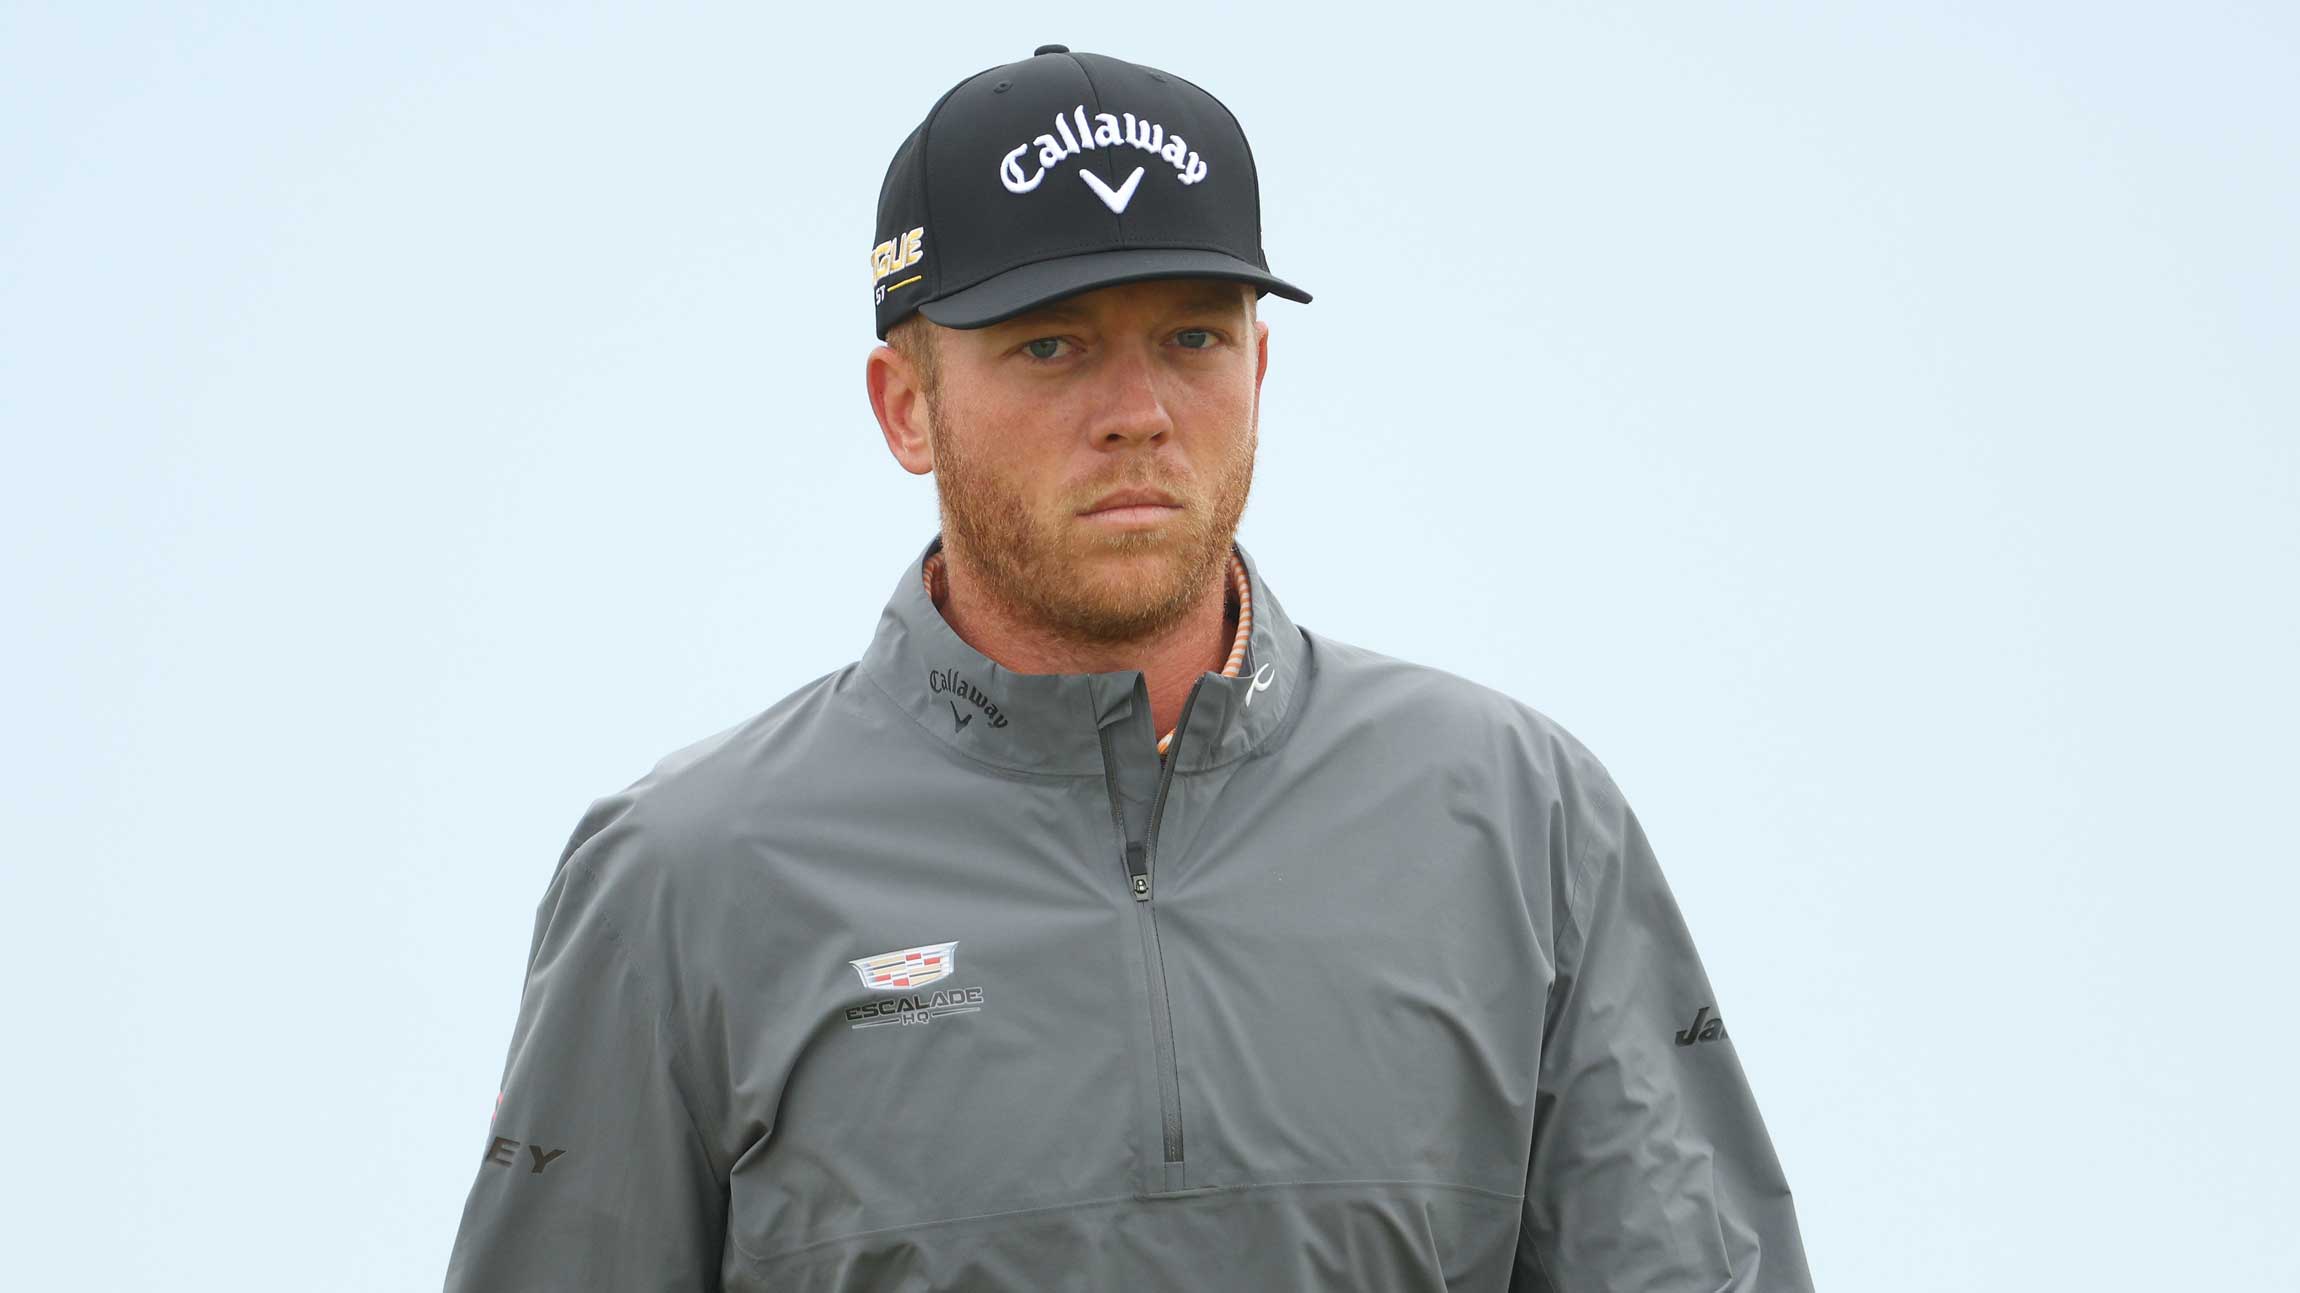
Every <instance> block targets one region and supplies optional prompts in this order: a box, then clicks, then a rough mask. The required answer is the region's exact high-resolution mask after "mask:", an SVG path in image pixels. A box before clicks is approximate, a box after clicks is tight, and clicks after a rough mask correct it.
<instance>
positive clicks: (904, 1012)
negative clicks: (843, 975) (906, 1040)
mask: <svg viewBox="0 0 2300 1293" xmlns="http://www.w3.org/2000/svg"><path fill="white" fill-rule="evenodd" d="M957 946H958V944H957V942H956V941H952V942H948V943H925V944H921V945H920V946H918V947H906V948H903V949H902V950H901V951H898V952H881V953H879V954H878V955H877V956H865V957H863V958H861V959H859V960H854V961H849V962H847V964H849V965H851V966H853V967H855V973H856V974H858V975H860V976H862V982H863V986H864V987H866V988H869V989H870V990H871V991H873V992H900V993H903V994H905V995H903V996H899V997H895V998H892V999H891V1000H879V1001H866V1002H864V1003H863V1004H862V1005H859V1006H848V1007H847V1010H846V1016H847V1024H848V1026H849V1027H852V1028H874V1027H876V1026H878V1025H880V1024H923V1023H927V1022H929V1021H931V1020H934V1019H936V1018H938V1017H940V1016H943V1015H962V1014H969V1013H971V1012H973V1011H977V1010H980V1009H982V989H981V988H979V987H976V988H938V989H936V990H935V991H933V992H912V991H911V990H912V989H913V988H923V987H926V986H927V985H928V984H933V983H940V982H942V981H943V980H944V979H947V978H949V977H950V976H951V973H952V971H954V970H956V969H957V968H958V954H957V952H956V951H954V950H953V949H955V948H956V947H957Z"/></svg>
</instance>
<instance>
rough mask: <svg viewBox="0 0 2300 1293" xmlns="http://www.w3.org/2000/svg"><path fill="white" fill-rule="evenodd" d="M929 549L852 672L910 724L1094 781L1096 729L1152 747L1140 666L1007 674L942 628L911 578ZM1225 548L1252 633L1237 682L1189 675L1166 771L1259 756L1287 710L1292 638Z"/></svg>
mask: <svg viewBox="0 0 2300 1293" xmlns="http://www.w3.org/2000/svg"><path fill="white" fill-rule="evenodd" d="M941 546H942V536H941V535H940V534H937V535H936V536H935V537H934V538H933V539H932V540H930V541H929V542H928V543H927V545H926V546H925V547H924V548H922V549H920V551H919V553H918V555H917V556H916V557H915V558H913V559H912V560H911V561H910V563H909V564H908V565H906V566H905V567H904V568H903V572H902V577H901V578H900V579H899V580H897V581H896V583H895V589H894V596H893V597H891V598H889V599H888V601H887V604H886V609H885V610H884V611H883V612H881V613H880V615H879V621H878V630H877V632H876V633H875V634H873V636H872V637H871V643H870V648H869V649H868V650H866V651H865V652H864V653H863V657H862V667H863V670H864V672H866V673H868V674H869V675H870V677H871V679H872V680H873V681H875V682H876V683H877V684H878V685H879V687H880V689H881V690H883V691H885V692H886V694H887V695H888V696H889V697H890V698H891V699H892V700H893V701H894V703H895V704H896V705H897V706H898V707H900V708H901V709H902V710H903V711H904V712H906V713H908V714H909V715H910V716H911V718H912V719H913V720H915V721H916V722H917V723H918V725H919V727H920V728H921V729H923V730H924V731H925V732H927V733H928V734H929V735H930V736H931V737H932V738H933V739H935V740H938V741H941V742H943V743H945V744H947V745H949V746H951V747H952V748H954V749H956V750H958V751H959V752H960V753H962V754H965V755H966V756H967V757H968V758H971V759H975V760H978V761H980V762H983V763H988V764H992V765H994V766H997V767H1001V768H1007V769H1011V770H1013V771H1017V772H1038V773H1052V774H1056V775H1071V776H1084V775H1088V774H1092V775H1095V776H1100V775H1102V773H1103V766H1102V745H1101V733H1102V729H1103V728H1104V727H1106V726H1109V725H1111V724H1114V723H1115V724H1123V725H1124V726H1123V727H1122V728H1121V731H1120V733H1119V734H1120V735H1121V736H1122V737H1124V738H1125V739H1127V740H1133V739H1135V737H1136V736H1139V737H1140V738H1141V740H1142V742H1143V743H1145V744H1147V745H1148V746H1150V747H1151V748H1152V749H1153V750H1155V748H1156V745H1157V741H1158V734H1157V733H1156V732H1153V731H1151V730H1150V716H1149V713H1148V706H1149V702H1148V696H1149V691H1148V685H1147V683H1146V681H1145V680H1144V678H1143V676H1142V672H1141V671H1140V670H1138V669H1128V670H1122V671H1119V672H1115V673H1052V674H1033V673H1012V672H1009V671H1008V670H1006V669H1004V668H1001V667H1000V666H999V665H998V664H997V663H995V662H994V661H992V660H991V659H990V657H988V656H986V655H984V654H982V653H981V652H980V651H977V650H975V649H974V648H973V647H971V646H968V645H967V643H966V640H965V639H964V638H961V637H959V636H958V634H957V633H955V632H953V631H952V630H951V627H950V624H949V622H948V621H946V620H944V619H943V618H942V612H941V611H938V610H936V609H935V605H934V602H933V600H932V599H931V598H929V597H928V596H927V591H926V585H925V582H924V580H923V579H922V577H921V569H922V567H923V566H924V564H925V562H926V557H927V554H928V553H931V552H933V551H935V550H936V549H938V548H939V547H941ZM1232 546H1233V547H1235V548H1236V550H1237V553H1238V558H1239V560H1240V561H1241V562H1243V563H1244V564H1245V567H1246V579H1247V583H1248V585H1249V587H1250V588H1251V590H1252V592H1253V598H1254V601H1253V605H1254V627H1253V632H1252V635H1251V637H1250V638H1249V639H1248V642H1247V646H1246V660H1245V663H1244V664H1243V665H1242V666H1240V668H1239V670H1238V676H1237V677H1235V678H1225V677H1223V676H1222V675H1221V674H1219V673H1216V672H1214V671H1212V670H1208V671H1206V672H1205V673H1204V674H1202V675H1200V677H1199V680H1198V699H1197V701H1196V703H1195V704H1194V705H1192V706H1191V708H1190V711H1189V721H1188V722H1187V723H1185V724H1183V725H1182V730H1181V732H1180V734H1179V735H1177V736H1176V737H1175V738H1174V743H1173V746H1172V748H1170V749H1169V750H1168V752H1167V756H1168V757H1169V758H1170V759H1173V760H1174V761H1175V764H1174V770H1175V771H1176V772H1178V773H1179V772H1195V771H1199V770H1201V769H1205V768H1211V767H1214V766H1216V765H1219V764H1223V763H1228V762H1231V761H1232V760H1235V759H1238V758H1241V757H1243V756H1244V755H1246V754H1248V753H1250V752H1252V751H1254V750H1256V749H1259V748H1260V747H1261V746H1262V745H1263V744H1264V743H1265V742H1267V741H1268V740H1269V739H1270V737H1271V736H1272V734H1273V733H1275V732H1276V731H1277V730H1278V728H1279V727H1280V726H1281V725H1282V724H1283V722H1284V720H1285V718H1286V715H1287V713H1288V711H1290V710H1291V709H1292V707H1293V701H1294V695H1295V687H1296V684H1297V683H1298V682H1299V680H1300V675H1301V667H1302V663H1303V655H1304V651H1303V645H1302V635H1301V633H1300V632H1299V631H1298V630H1297V629H1295V627H1294V622H1293V621H1292V620H1291V619H1289V618H1287V616H1286V612H1285V608H1283V607H1281V606H1279V605H1278V599H1277V598H1276V597H1274V596H1272V595H1271V593H1270V588H1269V585H1268V584H1266V583H1264V582H1263V581H1262V572H1261V570H1260V568H1259V567H1258V566H1256V565H1255V563H1254V558H1253V556H1252V555H1251V554H1250V553H1248V552H1247V551H1246V549H1245V548H1244V547H1243V546H1240V545H1236V544H1233V545H1232ZM1138 710H1139V711H1140V712H1139V714H1137V711H1138Z"/></svg>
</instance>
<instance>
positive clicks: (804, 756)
mask: <svg viewBox="0 0 2300 1293" xmlns="http://www.w3.org/2000/svg"><path fill="white" fill-rule="evenodd" d="M870 685H871V684H870V683H869V682H868V681H867V680H866V679H865V678H864V677H863V676H862V672H861V668H860V666H859V665H856V664H849V665H846V666H843V667H841V668H839V669H837V670H834V671H832V672H830V673H827V674H824V675H823V676H821V677H819V678H816V679H814V680H813V681H811V682H809V683H806V684H805V685H803V686H801V687H799V688H798V689H796V690H794V691H792V692H791V693H790V694H789V695H787V696H785V697H783V698H782V699H781V700H778V701H776V702H775V703H774V704H772V705H770V706H768V707H767V708H766V709H764V710H761V711H759V712H758V713H756V714H753V715H751V716H750V717H748V718H745V719H743V720H742V721H741V722H739V723H735V724H733V725H732V726H729V727H726V728H723V729H721V730H719V731H717V732H713V733H711V734H710V735H708V736H704V737H701V738H698V739H696V740H693V741H690V742H688V743H687V744H685V745H682V746H679V747H678V748H676V749H673V750H671V751H669V752H667V753H665V754H663V755H661V756H659V757H658V758H656V759H655V761H654V764H653V766H652V767H650V768H649V769H648V770H647V772H646V773H645V774H644V775H642V776H640V777H639V778H637V779H636V780H634V781H632V782H630V783H629V784H628V785H625V786H623V787H622V788H621V789H619V790H615V791H613V792H611V793H608V794H603V795H600V796H598V797H597V798H595V799H593V800H592V801H591V802H590V805H589V807H587V808H586V809H585V810H584V812H583V814H582V817H581V819H580V820H579V821H577V823H576V825H575V829H574V832H573V834H571V835H570V836H569V837H568V840H567V844H566V847H565V849H564V850H562V852H561V854H560V859H559V868H558V872H557V874H556V875H555V876H554V878H553V882H552V894H553V896H554V897H555V896H558V895H560V894H561V893H562V891H584V892H590V893H595V894H597V895H598V897H599V898H600V899H601V900H602V901H606V902H608V903H610V904H611V905H612V907H613V908H614V909H615V910H617V911H619V912H623V913H626V914H628V915H630V916H631V917H632V918H643V915H642V914H643V913H646V912H650V911H663V910H667V909H669V908H670V907H672V906H673V905H678V906H686V905H689V904H692V903H697V902H701V903H709V902H711V901H712V900H713V899H712V897H711V893H712V891H713V889H714V886H713V884H712V883H711V881H712V879H713V878H714V877H716V876H720V875H723V874H724V873H725V872H726V870H727V869H728V867H729V866H730V864H731V863H732V862H733V861H734V860H735V859H736V858H738V857H739V856H740V855H741V854H742V853H743V852H744V850H745V848H746V844H756V842H757V841H758V840H759V839H760V837H761V836H762V835H763V834H765V833H770V832H772V831H773V830H774V828H775V826H776V824H777V823H778V822H779V821H782V820H784V819H785V818H787V817H788V816H789V814H787V813H786V812H785V811H784V809H785V808H786V807H788V806H791V805H794V804H804V803H806V802H808V801H809V799H810V796H812V795H813V794H815V786H816V785H817V784H821V785H829V784H835V783H837V782H839V781H842V780H846V781H851V780H853V778H852V777H851V776H842V775H841V774H842V773H843V772H844V771H845V770H846V768H847V765H849V764H851V763H852V762H853V760H851V759H844V758H837V757H825V753H826V752H825V750H824V738H825V737H826V735H829V734H832V733H842V732H843V733H845V734H847V735H848V737H849V738H850V739H855V740H865V741H867V740H868V733H867V732H866V731H863V730H862V729H865V728H867V727H868V726H869V725H870V723H871V722H872V721H874V719H876V718H877V715H878V713H879V711H878V710H877V709H875V708H874V707H872V706H871V705H869V704H868V703H867V702H866V701H864V700H863V699H862V698H861V697H862V692H863V689H866V688H868V687H869V686H870ZM552 900H553V899H552V897H547V898H546V902H547V903H548V902H550V901H552Z"/></svg>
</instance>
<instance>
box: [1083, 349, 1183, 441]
mask: <svg viewBox="0 0 2300 1293" xmlns="http://www.w3.org/2000/svg"><path fill="white" fill-rule="evenodd" d="M1097 375H1098V376H1099V377H1100V379H1101V380H1100V381H1098V382H1096V383H1095V391H1094V396H1095V400H1094V402H1095V414H1096V417H1095V418H1094V422H1093V426H1094V439H1095V443H1096V444H1098V445H1100V446H1102V447H1104V448H1109V449H1117V448H1123V447H1125V446H1127V445H1132V444H1150V445H1154V444H1156V443H1158V442H1159V441H1160V440H1161V439H1163V438H1165V437H1167V436H1169V435H1171V434H1172V433H1173V430H1174V419H1173V417H1172V415H1171V414H1169V413H1168V412H1167V410H1166V399H1165V396H1164V394H1163V393H1162V392H1161V391H1160V390H1159V373H1158V362H1157V357H1156V356H1154V355H1151V354H1149V353H1147V352H1146V351H1145V349H1144V348H1143V346H1141V345H1139V344H1137V345H1130V346H1115V347H1112V348H1111V349H1110V350H1109V351H1107V352H1105V356H1104V358H1103V361H1102V371H1101V372H1100V373H1099V374H1097Z"/></svg>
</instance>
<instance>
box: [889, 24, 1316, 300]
mask: <svg viewBox="0 0 2300 1293" xmlns="http://www.w3.org/2000/svg"><path fill="white" fill-rule="evenodd" d="M1071 173H1075V174H1076V175H1077V176H1078V179H1079V182H1078V183H1075V184H1073V183H1071V182H1069V180H1068V179H1067V178H1065V177H1066V176H1067V175H1069V174H1071ZM1160 177H1170V178H1171V179H1172V180H1173V182H1172V183H1168V182H1167V180H1166V179H1165V178H1160ZM1216 177H1219V178H1216ZM1049 179H1052V181H1053V182H1051V183H1049V182H1048V181H1049ZM1209 179H1215V181H1216V182H1212V183H1209V182H1207V181H1208V180H1209ZM930 210H931V211H932V213H933V216H934V219H933V222H932V223H933V226H934V230H935V234H934V251H933V253H932V254H931V255H925V254H923V253H922V251H921V246H920V240H922V239H923V237H924V232H925V228H926V226H927V224H928V220H927V215H928V212H929V211H930ZM871 242H872V251H871V271H872V276H871V284H872V293H871V295H872V304H873V307H874V309H875V312H876V315H877V325H878V335H879V339H880V340H882V341H883V340H885V339H886V334H887V331H888V330H889V329H891V328H892V327H894V325H896V324H898V323H900V322H902V321H903V320H904V319H905V318H908V317H909V316H910V315H911V314H912V313H913V312H914V311H915V312H917V313H921V314H924V315H925V316H926V317H927V318H929V319H931V320H933V321H934V322H935V323H937V324H940V325H942V326H943V327H946V328H981V327H987V326H989V325H991V324H993V323H997V322H1000V321H1002V320H1005V319H1010V318H1013V317H1014V316H1015V315H1018V314H1021V313H1023V312H1025V311H1027V310H1031V309H1035V308H1037V307H1038V306H1041V305H1044V304H1046V303H1047V302H1049V301H1053V300H1056V299H1059V298H1061V297H1065V296H1070V295H1073V294H1075V293H1078V292H1085V291H1090V290H1092V289H1094V288H1098V287H1109V286H1113V285H1115V284H1119V283H1131V282H1138V281H1141V280H1144V279H1156V278H1218V279H1230V280H1233V281H1237V282H1244V283H1251V284H1253V285H1254V288H1255V290H1256V294H1257V295H1260V294H1266V293H1270V292H1275V293H1277V294H1278V295H1280V296H1283V297H1285V298H1287V299H1288V300H1292V301H1300V302H1304V303H1307V302H1308V301H1309V299H1310V294H1309V293H1308V292H1305V291H1303V290H1302V289H1301V288H1298V287H1296V286H1294V285H1293V284H1291V283H1289V282H1287V281H1285V280H1284V279H1282V278H1279V277H1277V276H1276V275H1274V274H1272V273H1271V272H1270V267H1269V262H1268V260H1267V258H1265V257H1264V255H1263V253H1262V210H1261V186H1260V180H1259V177H1258V176H1257V175H1256V173H1255V170H1254V155H1253V152H1252V150H1251V149H1249V148H1248V147H1247V144H1246V135H1245V132H1244V131H1243V130H1242V129H1241V128H1240V127H1239V125H1238V121H1237V118H1236V117H1234V116H1232V115H1231V114H1230V110H1229V109H1228V108H1226V107H1224V106H1223V105H1222V103H1221V101H1220V100H1218V99H1216V98H1215V97H1214V96H1213V95H1211V94H1208V93H1206V92H1205V91H1204V90H1202V89H1200V88H1198V87H1197V86H1196V85H1194V84H1192V83H1191V82H1189V81H1186V80H1184V79H1182V78H1181V77H1178V76H1175V75H1173V74H1172V73H1169V72H1163V71H1160V70H1158V69H1157V68H1152V67H1144V66H1141V65H1140V64H1136V63H1129V62H1126V61H1124V60H1122V59H1116V58H1110V57H1107V56H1105V55H1101V54H1074V53H1072V52H1070V51H1069V50H1068V49H1065V48H1064V47H1062V46H1060V45H1041V46H1039V48H1038V52H1037V53H1036V54H1034V55H1032V56H1031V57H1030V58H1028V59H1026V60H1024V61H1022V62H1019V63H1007V64H1004V65H1001V66H998V67H993V68H989V69H986V70H984V71H982V72H978V73H976V74H975V75H973V76H970V77H968V78H966V79H965V80H963V81H960V82H959V83H958V84H957V85H954V86H952V87H951V88H950V89H949V90H948V91H946V92H944V94H943V96H942V97H941V98H940V99H938V100H936V102H935V105H934V107H933V108H932V109H931V110H929V111H928V113H927V114H926V119H925V120H924V121H922V122H920V123H919V124H918V126H917V128H916V129H914V130H912V131H911V133H910V135H909V137H908V138H906V139H904V140H903V142H902V145H901V147H899V148H897V149H896V150H895V155H894V159H893V160H892V161H891V162H890V163H888V165H887V171H886V178H885V180H884V182H883V183H882V184H881V185H880V187H879V200H878V223H877V228H876V229H875V230H874V232H873V236H872V239H871ZM897 270H900V271H902V272H901V273H899V274H898V273H896V272H895V271H897Z"/></svg>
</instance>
